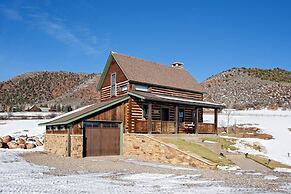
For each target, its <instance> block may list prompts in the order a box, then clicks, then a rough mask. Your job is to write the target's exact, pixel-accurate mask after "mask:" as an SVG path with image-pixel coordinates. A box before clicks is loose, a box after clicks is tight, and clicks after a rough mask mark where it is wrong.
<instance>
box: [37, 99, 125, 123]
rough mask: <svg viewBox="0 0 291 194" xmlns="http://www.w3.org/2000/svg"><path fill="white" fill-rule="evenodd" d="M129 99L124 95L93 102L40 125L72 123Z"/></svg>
mask: <svg viewBox="0 0 291 194" xmlns="http://www.w3.org/2000/svg"><path fill="white" fill-rule="evenodd" d="M128 99H129V96H122V97H119V98H115V99H113V100H109V101H104V102H100V103H97V104H91V105H88V106H84V107H82V108H79V109H76V110H74V111H71V112H68V113H65V114H63V115H60V116H58V117H55V118H53V119H51V120H50V121H48V122H45V123H40V124H39V125H48V126H51V125H67V124H70V123H72V122H74V121H77V120H80V119H82V118H85V117H87V116H89V115H92V114H95V113H98V112H100V111H102V110H104V109H106V108H109V107H111V106H114V105H116V104H119V103H121V102H124V101H126V100H128Z"/></svg>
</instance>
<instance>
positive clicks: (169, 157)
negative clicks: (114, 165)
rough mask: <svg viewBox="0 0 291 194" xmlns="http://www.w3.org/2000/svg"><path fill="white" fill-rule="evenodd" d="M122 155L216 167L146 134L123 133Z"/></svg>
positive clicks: (209, 167) (199, 166)
mask: <svg viewBox="0 0 291 194" xmlns="http://www.w3.org/2000/svg"><path fill="white" fill-rule="evenodd" d="M124 155H125V156H133V157H136V158H137V159H141V160H149V161H156V162H161V163H170V164H180V165H190V166H193V167H197V168H207V169H214V168H216V166H215V164H213V163H211V162H209V161H206V160H204V159H203V158H197V157H194V156H192V155H190V154H187V153H185V152H183V151H181V150H179V149H177V148H174V147H172V146H170V145H167V144H165V143H163V142H160V141H158V140H156V139H154V138H151V137H149V136H146V135H137V134H124Z"/></svg>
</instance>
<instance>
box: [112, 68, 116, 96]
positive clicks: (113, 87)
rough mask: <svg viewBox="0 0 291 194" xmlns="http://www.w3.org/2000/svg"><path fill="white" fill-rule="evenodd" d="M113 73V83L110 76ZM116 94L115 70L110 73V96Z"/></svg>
mask: <svg viewBox="0 0 291 194" xmlns="http://www.w3.org/2000/svg"><path fill="white" fill-rule="evenodd" d="M113 75H114V78H115V80H114V81H115V83H113V79H112V77H113ZM113 89H114V93H113ZM116 95H117V91H116V72H114V73H111V74H110V96H111V97H112V96H116Z"/></svg>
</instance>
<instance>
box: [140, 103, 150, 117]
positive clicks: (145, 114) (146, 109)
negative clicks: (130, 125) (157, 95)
mask: <svg viewBox="0 0 291 194" xmlns="http://www.w3.org/2000/svg"><path fill="white" fill-rule="evenodd" d="M148 112H149V106H148V105H147V104H143V105H142V118H143V119H147V118H148Z"/></svg>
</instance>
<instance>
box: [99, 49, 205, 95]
mask: <svg viewBox="0 0 291 194" xmlns="http://www.w3.org/2000/svg"><path fill="white" fill-rule="evenodd" d="M113 59H114V60H115V61H116V63H117V64H118V65H119V66H120V68H121V69H122V71H123V73H124V74H125V76H126V77H127V79H128V80H129V81H132V82H138V83H144V84H149V85H157V86H162V87H167V88H173V89H181V90H187V91H195V92H199V93H205V90H204V88H203V87H202V86H201V85H200V84H199V83H198V82H197V81H196V80H195V78H193V77H192V75H191V74H190V73H189V72H187V71H186V70H185V69H184V68H174V67H171V66H169V65H168V66H167V65H162V64H159V63H155V62H151V61H146V60H143V59H139V58H135V57H131V56H127V55H124V54H120V53H115V52H111V54H110V56H109V59H108V61H107V64H106V66H109V65H110V63H111V61H112V60H113ZM107 69H108V67H105V69H104V71H103V74H106V71H107ZM102 77H103V78H102ZM102 77H101V80H100V82H99V85H98V89H100V88H101V85H102V84H103V81H104V77H105V75H103V76H102Z"/></svg>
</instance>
